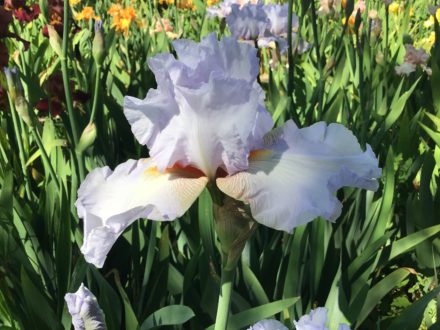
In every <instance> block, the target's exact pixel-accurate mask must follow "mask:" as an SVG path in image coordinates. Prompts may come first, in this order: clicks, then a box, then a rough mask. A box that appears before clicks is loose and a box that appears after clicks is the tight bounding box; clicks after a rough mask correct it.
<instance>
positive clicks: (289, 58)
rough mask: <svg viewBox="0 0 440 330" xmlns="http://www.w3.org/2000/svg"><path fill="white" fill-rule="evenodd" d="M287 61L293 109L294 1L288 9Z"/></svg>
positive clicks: (288, 84)
mask: <svg viewBox="0 0 440 330" xmlns="http://www.w3.org/2000/svg"><path fill="white" fill-rule="evenodd" d="M287 12H288V15H289V16H288V17H287V31H288V32H287V61H288V63H289V73H288V76H287V95H288V97H289V98H290V101H291V102H290V103H291V104H290V107H291V108H293V96H292V94H293V50H292V13H293V0H289V4H288V7H287Z"/></svg>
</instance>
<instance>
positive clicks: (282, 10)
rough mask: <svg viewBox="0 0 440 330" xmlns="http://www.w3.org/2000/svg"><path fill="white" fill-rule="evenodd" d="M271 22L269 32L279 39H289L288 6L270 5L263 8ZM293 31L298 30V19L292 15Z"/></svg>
mask: <svg viewBox="0 0 440 330" xmlns="http://www.w3.org/2000/svg"><path fill="white" fill-rule="evenodd" d="M263 9H264V11H265V13H266V15H267V18H268V19H269V22H270V29H269V31H270V32H271V33H272V34H273V35H275V36H278V37H287V21H288V16H289V15H288V5H287V4H284V5H276V4H269V5H265V6H264V7H263ZM292 29H298V17H297V16H296V15H294V14H292Z"/></svg>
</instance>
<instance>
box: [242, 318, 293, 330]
mask: <svg viewBox="0 0 440 330" xmlns="http://www.w3.org/2000/svg"><path fill="white" fill-rule="evenodd" d="M248 330H289V329H288V328H287V327H286V326H284V325H283V324H282V323H281V322H279V321H277V320H262V321H260V322H258V323H255V324H254V325H253V326H251V327H250V328H248Z"/></svg>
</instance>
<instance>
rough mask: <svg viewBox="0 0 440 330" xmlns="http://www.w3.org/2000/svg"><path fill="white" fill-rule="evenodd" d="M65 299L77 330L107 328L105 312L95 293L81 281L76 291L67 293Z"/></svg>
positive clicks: (101, 329) (103, 329) (100, 329)
mask: <svg viewBox="0 0 440 330" xmlns="http://www.w3.org/2000/svg"><path fill="white" fill-rule="evenodd" d="M64 300H65V301H66V304H67V309H68V311H69V313H70V315H71V316H72V324H73V327H74V328H75V330H105V329H107V328H106V326H105V320H104V313H103V312H102V310H101V308H100V307H99V305H98V301H97V300H96V297H95V296H94V295H93V293H91V292H90V290H89V289H87V287H86V286H84V284H82V283H81V285H80V287H79V289H78V291H76V292H75V293H66V295H65V296H64Z"/></svg>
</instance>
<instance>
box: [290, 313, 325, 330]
mask: <svg viewBox="0 0 440 330" xmlns="http://www.w3.org/2000/svg"><path fill="white" fill-rule="evenodd" d="M326 322H327V309H326V308H324V307H318V308H316V309H314V310H311V311H310V313H309V314H307V315H303V316H301V318H300V319H299V320H298V321H294V324H295V329H296V330H328V328H327V327H326V325H325V323H326Z"/></svg>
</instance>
